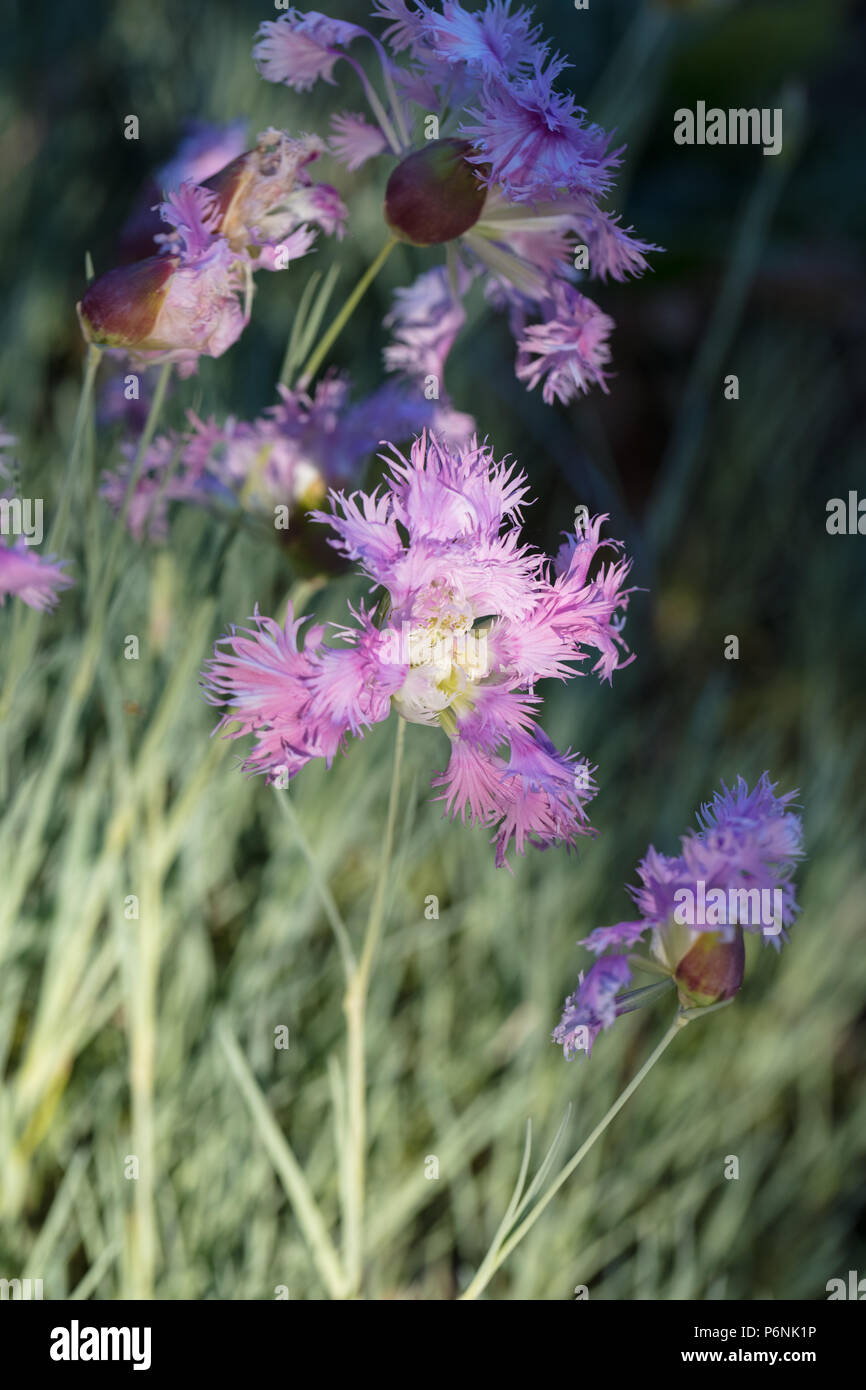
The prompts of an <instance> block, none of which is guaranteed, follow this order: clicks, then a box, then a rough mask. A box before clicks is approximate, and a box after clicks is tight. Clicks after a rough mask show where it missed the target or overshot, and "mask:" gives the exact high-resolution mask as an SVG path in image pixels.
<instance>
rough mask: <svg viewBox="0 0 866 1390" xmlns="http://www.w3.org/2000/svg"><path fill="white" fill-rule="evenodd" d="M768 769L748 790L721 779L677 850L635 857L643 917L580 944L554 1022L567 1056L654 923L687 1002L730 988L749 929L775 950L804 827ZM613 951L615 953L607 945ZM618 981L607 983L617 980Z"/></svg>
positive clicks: (734, 987) (725, 994)
mask: <svg viewBox="0 0 866 1390" xmlns="http://www.w3.org/2000/svg"><path fill="white" fill-rule="evenodd" d="M776 785H777V784H776V783H773V782H771V781H770V776H769V773H767V772H765V773H763V775H762V776H761V778H760V780H759V781H758V782H757V784H756V785H755V787H754V788H753V789H752V790H751V791H750V790H749V787H748V785H747V784H746V782H745V781H744V780H743V778H742V777H738V778H737V785H736V788H735V789H734V790H733V791H730V790H729V789H728V788H727V787H726V786H725V784H724V783H722V790H721V791H720V792H717V793H716V794H715V796H714V798H713V800H712V801H711V802H708V803H706V804H705V805H703V806H702V807H701V810H700V812H699V813H698V818H697V819H698V827H699V828H698V829H697V830H691V831H689V832H688V833H687V834H686V835H684V836H683V837H682V840H681V844H682V853H681V854H680V855H678V856H676V857H674V858H671V857H669V856H667V855H664V854H660V853H659V852H658V850H656V849H653V848H652V846H651V847H650V848H649V849H648V850H647V853H646V856H645V857H644V859H643V860H642V861H641V863H640V864H639V865H638V878H639V879H640V884H639V886H637V887H634V888H631V889H629V892H630V893H631V895H632V897H633V898H634V901H635V904H636V906H637V909H638V911H639V913H640V918H639V920H637V921H629V922H619V923H617V924H616V926H612V927H597V928H596V930H595V931H593V932H591V933H590V935H589V936H588V937H586V938H585V939H584V940H583V941H581V942H580V943H579V944H580V945H582V946H585V947H586V949H587V950H588V951H592V952H593V953H594V954H595V956H596V957H597V959H596V962H595V964H594V965H593V966H591V967H590V969H589V970H588V971H587V973H586V975H585V976H583V975H582V976H581V981H580V985H579V988H578V990H577V992H576V993H575V994H573V995H571V996H570V997H569V998H568V999H567V1000H566V1002H565V1011H564V1013H563V1017H562V1022H561V1023H560V1025H559V1027H558V1028H557V1029H556V1030H555V1031H554V1034H553V1038H554V1041H555V1042H557V1043H560V1044H561V1045H562V1046H563V1048H564V1050H565V1055H566V1057H569V1056H571V1055H572V1054H573V1053H574V1052H575V1051H576V1050H578V1048H577V1046H576V1044H575V1038H576V1037H577V1036H578V1035H577V1033H576V1030H577V1029H578V1028H582V1029H583V1030H584V1031H583V1032H582V1033H581V1034H580V1037H581V1039H582V1048H583V1050H585V1051H586V1052H587V1055H588V1054H589V1052H590V1049H591V1047H592V1042H593V1041H594V1039H595V1037H596V1035H597V1033H598V1032H599V1030H600V1029H601V1028H609V1027H610V1026H611V1025H612V1024H613V1023H614V1022H615V1020H616V1018H617V1017H618V1016H619V1013H620V1012H624V1008H623V1007H622V1005H621V1004H620V1005H619V1006H618V1003H617V999H616V994H617V993H618V991H619V990H620V989H621V988H622V987H623V986H624V985H627V984H628V983H629V981H630V979H631V974H632V970H631V964H630V962H629V959H628V958H627V957H626V955H625V954H621V953H622V952H627V951H629V950H630V949H631V948H632V947H634V946H635V945H637V943H638V942H640V941H642V940H643V938H644V937H645V935H646V933H647V932H649V933H650V952H651V955H652V957H653V959H654V961H655V962H656V965H657V966H660V967H661V968H662V971H663V973H667V974H669V975H670V977H671V978H672V979H673V980H674V981H675V983H676V985H677V988H678V991H679V997H680V1001H681V1003H682V1004H683V1006H684V1007H706V1006H709V1005H711V1004H715V1003H720V1002H721V1001H723V1000H725V999H730V998H733V996H734V995H735V994H736V993H737V991H738V990H739V988H740V986H741V984H742V981H743V970H744V965H745V947H744V941H743V933H744V932H751V933H754V934H760V935H761V936H762V937H763V938H764V940H769V941H771V942H772V943H773V945H774V946H775V947H776V949H777V950H778V949H779V948H780V947H781V943H782V941H787V939H788V937H787V931H786V930H785V929H786V928H787V927H789V926H790V925H791V924H792V922H793V921H794V919H795V917H796V916H797V913H798V912H799V907H798V906H797V901H796V893H795V888H794V884H793V881H792V880H793V876H794V871H795V868H796V865H797V862H798V861H799V860H800V859H802V857H803V827H802V822H801V820H800V817H799V816H797V815H795V814H794V813H793V811H791V810H789V809H788V808H789V806H790V804H791V803H792V802H793V801H794V798H795V797H796V796H797V793H796V792H786V793H785V794H784V795H782V796H776V794H775V789H776ZM607 951H613V952H614V953H615V954H613V955H606V954H604V953H605V952H607ZM614 980H616V987H615V988H614V989H613V990H612V989H611V982H612V981H614Z"/></svg>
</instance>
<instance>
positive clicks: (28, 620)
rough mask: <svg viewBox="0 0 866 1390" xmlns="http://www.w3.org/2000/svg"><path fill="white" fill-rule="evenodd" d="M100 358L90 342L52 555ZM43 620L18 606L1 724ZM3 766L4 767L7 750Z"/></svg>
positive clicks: (60, 535) (0, 698)
mask: <svg viewBox="0 0 866 1390" xmlns="http://www.w3.org/2000/svg"><path fill="white" fill-rule="evenodd" d="M101 358H102V352H101V350H100V349H99V348H98V347H94V346H93V344H92V343H91V344H90V346H89V347H88V349H87V360H86V364H85V368H84V378H83V380H82V383H81V391H80V393H79V397H78V407H77V409H76V412H75V424H74V425H73V429H72V443H71V444H70V446H69V452H68V454H67V455H66V469H65V472H64V476H63V487H62V490H61V494H60V502H59V504H58V507H57V513H56V515H55V518H54V522H53V524H52V527H51V530H50V532H49V533H48V541H47V544H46V547H45V550H46V553H47V554H49V555H51V554H54V553H55V552H57V551H58V550H59V549H60V548H61V547H62V545H63V542H64V540H65V538H66V531H67V527H68V525H69V512H70V508H71V505H72V493H73V491H74V487H75V478H76V474H77V469H78V462H79V459H80V457H81V448H82V445H83V443H84V437H85V433H86V426H87V421H88V418H89V415H90V408H91V405H92V402H93V387H94V383H95V381H96V372H97V368H98V367H99V363H100V360H101ZM41 617H42V614H41V612H39V611H38V610H37V609H33V608H30V609H27V611H26V612H23V611H22V606H21V605H18V606H17V607H16V611H15V619H14V625H13V629H12V639H11V642H10V644H9V645H10V651H9V664H8V666H7V668H6V679H5V681H4V683H3V691H2V695H0V724H3V723H5V721H6V720H7V719H8V717H9V712H10V709H11V707H12V701H13V699H14V698H15V692H16V690H17V688H18V682H19V681H20V679H21V676H22V675H23V673H24V671H25V669H26V668H27V666H28V665H29V663H30V660H31V658H32V656H33V648H34V646H35V644H36V637H37V633H38V631H39V622H40V619H41ZM3 763H4V766H5V749H4V754H3Z"/></svg>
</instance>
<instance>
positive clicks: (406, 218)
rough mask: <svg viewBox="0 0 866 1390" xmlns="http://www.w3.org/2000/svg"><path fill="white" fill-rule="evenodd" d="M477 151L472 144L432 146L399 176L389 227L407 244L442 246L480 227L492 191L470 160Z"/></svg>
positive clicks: (394, 178)
mask: <svg viewBox="0 0 866 1390" xmlns="http://www.w3.org/2000/svg"><path fill="white" fill-rule="evenodd" d="M471 150H472V146H471V145H470V144H469V143H468V141H466V140H454V139H448V140H431V141H430V142H429V143H428V144H427V145H425V146H424V148H423V149H422V150H417V151H416V152H415V153H414V154H410V155H407V156H406V158H405V159H404V160H401V162H400V163H399V164H398V165H397V167H396V169H394V170H393V172H392V174H391V177H390V178H389V180H388V186H387V188H386V189H385V221H386V222H387V223H388V226H389V227H390V228H391V230H392V231H393V232H395V233H396V234H397V236H398V237H400V238H401V239H402V240H403V241H410V242H412V243H413V245H415V246H436V245H438V244H439V243H440V242H443V241H453V240H454V238H455V237H458V236H462V234H463V233H464V232H468V231H469V228H470V227H474V226H475V223H476V222H477V221H478V219H479V217H480V216H481V209H482V208H483V206H484V200H485V198H486V197H487V190H486V188H485V187H484V185H483V184H482V183H481V182H480V181H479V179H478V171H477V169H476V168H475V166H474V165H472V164H470V163H469V161H468V160H467V158H466V155H467V154H469V153H470V152H471Z"/></svg>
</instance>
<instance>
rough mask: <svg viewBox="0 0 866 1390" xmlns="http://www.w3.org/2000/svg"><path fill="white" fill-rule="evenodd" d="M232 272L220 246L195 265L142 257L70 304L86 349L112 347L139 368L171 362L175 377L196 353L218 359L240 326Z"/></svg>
mask: <svg viewBox="0 0 866 1390" xmlns="http://www.w3.org/2000/svg"><path fill="white" fill-rule="evenodd" d="M239 289H240V279H239V271H238V269H237V263H236V261H235V258H234V256H233V253H232V252H231V250H230V249H229V246H228V243H227V242H226V241H223V240H221V239H219V240H217V241H216V242H215V244H214V245H213V246H212V247H211V248H210V249H208V250H207V251H206V252H204V253H203V254H202V255H201V256H200V257H199V258H198V259H197V260H196V261H195V262H193V263H190V264H185V263H184V262H183V260H182V258H181V257H180V256H177V255H163V256H149V257H148V258H147V260H144V261H136V262H135V263H134V264H133V265H122V266H117V267H116V268H115V269H114V270H107V271H106V272H105V274H104V275H100V276H99V277H98V279H96V280H94V281H93V283H92V284H90V285H88V287H87V290H86V291H85V294H84V298H83V299H82V300H81V303H80V304H79V305H78V318H79V321H80V323H81V331H82V333H83V334H84V337H85V339H86V340H87V342H89V343H98V344H99V345H100V346H101V347H107V348H119V349H121V350H123V351H125V352H128V353H131V354H135V356H136V357H140V359H141V360H142V361H144V360H146V355H148V354H155V355H156V356H150V358H149V360H150V361H154V360H161V361H169V360H171V361H177V362H179V363H181V364H183V367H182V375H186V374H187V373H188V371H189V370H194V366H195V361H196V359H197V357H198V355H199V354H201V353H204V354H205V355H206V356H208V357H221V356H222V354H223V353H224V352H225V351H226V349H227V348H229V347H231V345H232V343H233V342H235V340H236V339H237V338H239V337H240V334H241V333H242V332H243V329H244V324H245V322H246V320H245V318H244V314H243V310H242V308H241V305H240V303H239V300H238V293H239Z"/></svg>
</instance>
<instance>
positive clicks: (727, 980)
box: [674, 927, 746, 1008]
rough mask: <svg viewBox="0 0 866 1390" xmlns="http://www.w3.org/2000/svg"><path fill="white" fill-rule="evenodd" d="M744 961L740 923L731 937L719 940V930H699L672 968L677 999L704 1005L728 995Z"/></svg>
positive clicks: (733, 990) (731, 994)
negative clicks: (730, 939) (676, 987)
mask: <svg viewBox="0 0 866 1390" xmlns="http://www.w3.org/2000/svg"><path fill="white" fill-rule="evenodd" d="M745 965H746V947H745V944H744V941H743V931H742V928H741V927H735V928H734V937H733V940H732V941H723V940H722V935H721V933H720V932H715V931H707V932H701V934H700V935H699V936H698V938H697V940H696V941H695V942H694V944H693V945H692V946H691V947H690V948H689V950H688V951H687V952H686V954H685V955H684V956H683V958H682V960H681V961H680V963H679V965H678V966H677V968H676V970H675V971H674V979H675V980H676V982H677V985H678V986H679V993H680V1002H681V1003H682V1004H683V1006H684V1007H685V1008H695V1007H697V1008H706V1007H708V1006H709V1005H710V1004H720V1003H721V1002H722V1000H723V999H732V998H733V997H734V995H735V994H736V993H737V991H738V990H739V988H740V986H741V984H742V983H743V972H744V970H745Z"/></svg>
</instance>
